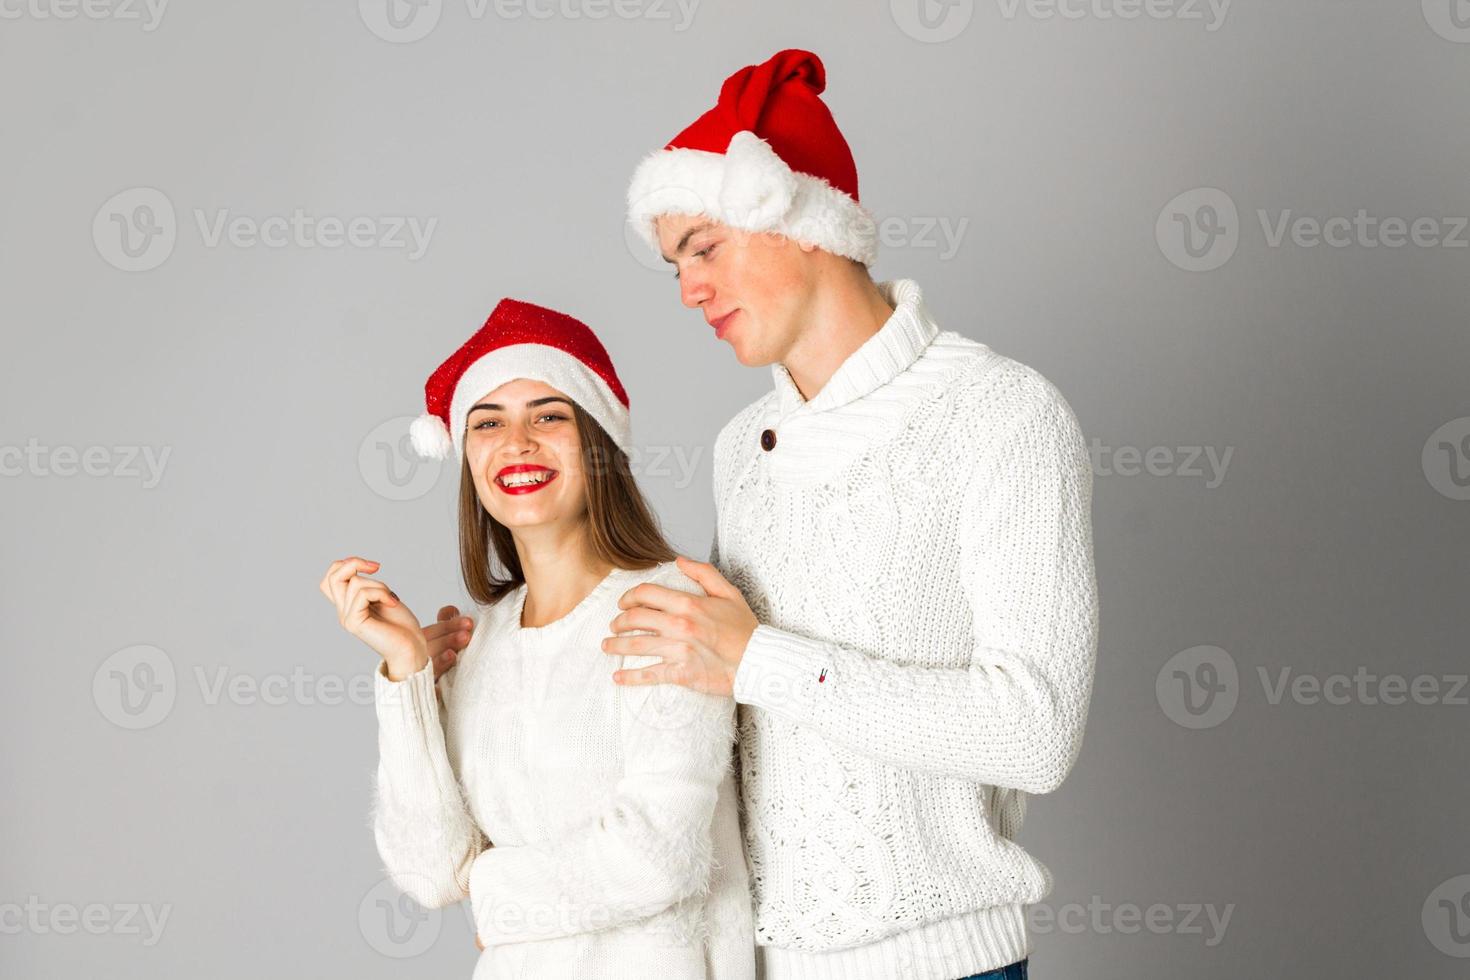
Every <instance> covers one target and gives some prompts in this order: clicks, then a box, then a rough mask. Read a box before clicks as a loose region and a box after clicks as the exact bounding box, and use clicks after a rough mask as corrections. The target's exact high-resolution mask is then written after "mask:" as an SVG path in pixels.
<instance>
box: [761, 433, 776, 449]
mask: <svg viewBox="0 0 1470 980" xmlns="http://www.w3.org/2000/svg"><path fill="white" fill-rule="evenodd" d="M761 448H762V449H764V450H765V451H766V452H770V451H771V450H772V449H775V448H776V433H774V432H772V431H771V430H770V429H767V430H766V431H764V432H762V433H761Z"/></svg>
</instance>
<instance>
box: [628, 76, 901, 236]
mask: <svg viewBox="0 0 1470 980" xmlns="http://www.w3.org/2000/svg"><path fill="white" fill-rule="evenodd" d="M826 87H827V74H826V69H825V68H823V67H822V60H821V59H820V58H818V57H817V56H816V55H814V54H812V53H811V52H810V51H801V50H798V49H788V50H786V51H781V52H778V53H776V54H775V55H772V56H771V58H770V59H769V60H767V61H765V62H764V63H762V64H759V65H749V66H747V67H745V68H742V69H740V70H739V71H737V72H736V73H735V74H733V75H731V76H730V77H729V78H727V79H725V84H724V85H723V86H722V87H721V88H720V98H719V101H718V102H716V103H715V107H714V108H713V109H710V110H709V111H708V112H706V113H705V114H704V115H702V116H700V117H699V118H698V119H697V120H695V121H694V123H693V124H692V125H691V126H689V127H688V128H687V129H685V130H684V131H683V132H682V133H680V134H679V135H678V136H675V137H674V138H673V140H671V141H670V142H669V143H668V145H667V146H665V147H664V148H663V149H662V150H658V151H656V152H654V153H652V154H650V155H649V156H647V157H645V158H644V160H643V162H642V163H640V164H639V165H638V169H637V170H636V171H634V173H633V180H632V183H631V184H630V185H629V187H628V220H629V221H630V222H631V223H632V224H633V226H634V228H635V229H636V230H637V232H638V234H639V235H640V236H641V237H642V238H643V240H644V241H645V242H647V243H648V244H649V246H650V247H652V248H654V249H657V248H658V237H657V235H656V234H655V232H654V221H655V220H656V219H657V218H658V217H659V215H662V214H705V215H708V216H710V217H712V218H714V219H716V220H718V221H720V222H722V223H723V224H726V225H729V226H730V227H732V228H742V229H745V230H746V231H774V232H777V233H779V234H782V235H785V236H786V237H787V238H791V239H794V240H796V241H799V242H806V243H808V244H812V245H816V246H817V247H818V248H822V249H825V250H826V251H828V252H832V253H834V254H836V255H844V256H846V257H848V258H850V259H856V260H858V261H859V262H861V263H863V264H864V265H872V264H873V261H874V259H876V258H877V254H878V229H877V226H876V224H875V223H874V221H873V218H872V215H870V214H869V213H868V212H867V210H866V209H865V208H864V207H863V206H862V205H861V204H859V203H858V182H857V167H856V165H855V164H854V163H853V160H852V151H851V150H850V149H849V148H848V145H847V141H846V140H845V139H843V138H842V132H841V130H839V129H838V128H837V123H836V122H835V121H834V120H833V118H832V113H831V112H829V111H828V109H827V106H826V103H824V102H823V101H822V100H821V98H820V96H821V93H822V90H823V89H825V88H826Z"/></svg>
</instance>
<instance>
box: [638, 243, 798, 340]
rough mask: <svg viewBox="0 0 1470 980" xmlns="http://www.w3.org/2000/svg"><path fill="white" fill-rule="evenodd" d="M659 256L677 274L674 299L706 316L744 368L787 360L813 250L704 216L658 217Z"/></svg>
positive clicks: (795, 330) (706, 319) (795, 333)
mask: <svg viewBox="0 0 1470 980" xmlns="http://www.w3.org/2000/svg"><path fill="white" fill-rule="evenodd" d="M656 228H657V232H658V245H659V251H660V252H661V253H663V257H664V259H665V260H666V261H668V262H671V263H673V264H674V266H675V268H676V269H677V270H678V271H677V275H678V277H679V298H680V299H681V300H683V302H684V305H685V306H690V307H695V308H697V309H699V310H700V311H701V312H703V313H704V319H705V322H706V323H708V324H710V326H711V327H714V328H716V329H717V331H718V333H717V337H718V339H720V340H723V341H725V342H727V343H728V344H729V345H730V346H731V347H732V348H734V350H735V356H736V358H737V359H739V361H740V363H741V364H744V365H746V366H747V367H758V366H760V365H765V364H774V363H776V362H777V361H780V360H782V359H783V358H785V356H786V354H787V352H788V351H789V350H790V349H791V346H792V344H793V343H795V341H796V339H797V336H798V335H799V332H800V330H801V328H802V325H803V323H804V322H805V320H806V314H807V309H808V305H809V303H810V301H811V294H812V285H813V283H812V278H813V274H814V266H813V263H812V262H811V261H810V260H811V256H810V252H811V249H810V248H808V247H805V246H802V245H798V244H797V243H796V242H793V241H792V240H791V239H789V238H786V237H784V236H782V235H776V234H763V233H759V232H746V231H741V230H739V229H736V228H731V227H729V226H727V225H724V224H721V223H720V222H718V221H715V220H713V219H711V218H708V217H704V216H702V215H685V214H666V215H663V216H661V217H660V218H659V219H658V223H657V225H656Z"/></svg>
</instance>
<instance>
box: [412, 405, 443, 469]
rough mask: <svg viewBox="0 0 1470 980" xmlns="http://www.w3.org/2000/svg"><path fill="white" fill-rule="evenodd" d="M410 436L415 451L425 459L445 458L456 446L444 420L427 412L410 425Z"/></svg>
mask: <svg viewBox="0 0 1470 980" xmlns="http://www.w3.org/2000/svg"><path fill="white" fill-rule="evenodd" d="M408 438H409V440H410V441H411V442H412V443H413V448H414V452H416V453H418V454H419V455H420V456H422V457H423V458H424V459H444V458H445V457H446V456H448V455H449V451H450V449H452V448H453V447H454V444H453V442H452V440H450V438H449V430H448V429H446V428H444V420H443V419H441V418H440V417H439V416H437V415H429V414H428V413H427V412H426V413H424V414H423V415H420V416H419V417H418V418H416V419H414V420H413V422H412V423H411V424H410V425H409V427H408Z"/></svg>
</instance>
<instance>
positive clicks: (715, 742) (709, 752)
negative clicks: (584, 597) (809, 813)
mask: <svg viewBox="0 0 1470 980" xmlns="http://www.w3.org/2000/svg"><path fill="white" fill-rule="evenodd" d="M619 659H621V660H622V663H621V665H620V666H622V667H625V668H632V667H643V666H647V665H648V664H650V663H656V662H657V661H658V659H659V658H658V657H657V656H656V655H653V654H650V655H642V656H631V655H630V656H625V657H622V658H619ZM610 666H611V665H610ZM608 683H609V685H611V684H612V681H611V679H609V681H608ZM609 696H612V697H616V698H618V700H619V725H620V732H621V741H622V750H623V757H624V760H625V761H624V771H623V775H622V778H621V779H620V780H619V781H618V783H617V786H616V789H615V791H614V792H613V793H612V794H610V796H609V797H608V798H607V800H606V802H605V805H604V806H603V807H602V809H601V812H600V813H598V815H597V816H596V817H595V818H593V819H591V820H588V821H587V822H585V823H583V824H581V825H579V826H577V827H576V828H575V829H574V830H573V831H571V832H570V833H568V834H566V835H565V836H562V837H560V838H557V839H551V840H543V841H538V842H535V843H534V844H532V845H526V846H517V847H505V846H501V847H492V848H490V849H489V850H487V851H485V852H484V853H482V854H481V855H480V856H479V857H478V858H476V859H475V862H474V866H473V868H472V869H471V871H470V903H471V907H472V910H473V912H474V919H475V924H476V929H477V931H478V934H479V937H480V939H481V941H483V942H484V943H485V944H486V945H487V946H488V945H496V944H501V943H513V942H522V941H526V940H538V939H550V938H554V937H558V936H567V935H572V934H575V933H583V932H593V931H597V930H600V929H607V928H612V927H616V926H619V925H622V924H624V923H628V922H631V921H633V920H636V919H641V918H645V917H647V916H650V915H653V914H654V913H657V912H660V911H662V910H664V909H666V908H668V907H670V906H671V905H673V904H674V903H676V902H679V901H680V900H683V899H687V898H689V897H691V896H695V895H702V894H707V892H708V889H709V885H710V874H711V867H712V863H713V841H712V837H711V824H712V822H713V819H714V812H715V802H716V797H717V795H718V791H719V785H720V781H721V780H722V779H723V777H724V775H725V773H726V771H727V769H728V768H729V766H730V765H732V764H733V753H732V747H733V744H734V711H735V705H734V702H733V701H731V700H730V699H729V698H722V697H717V696H714V695H710V694H702V693H699V692H697V691H691V690H689V689H687V688H683V687H680V686H678V685H672V684H658V685H647V686H636V687H616V688H614V690H613V691H611V692H610V695H609Z"/></svg>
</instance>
